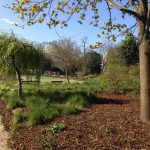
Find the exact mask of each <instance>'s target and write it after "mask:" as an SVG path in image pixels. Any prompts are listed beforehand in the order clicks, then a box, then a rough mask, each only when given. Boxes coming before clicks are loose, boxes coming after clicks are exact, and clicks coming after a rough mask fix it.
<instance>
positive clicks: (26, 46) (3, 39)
mask: <svg viewBox="0 0 150 150" xmlns="http://www.w3.org/2000/svg"><path fill="white" fill-rule="evenodd" d="M42 62H43V54H42V51H41V50H40V49H39V47H38V46H35V45H33V43H29V42H27V41H26V40H24V39H18V38H17V37H16V36H15V35H14V34H11V35H9V34H5V33H4V34H1V35H0V65H1V68H0V70H1V71H5V72H11V74H14V73H16V78H17V81H18V96H19V97H20V98H22V97H23V94H22V78H21V75H22V74H27V73H28V71H29V70H30V71H31V70H32V71H34V72H36V75H38V74H39V72H40V70H41V67H42Z"/></svg>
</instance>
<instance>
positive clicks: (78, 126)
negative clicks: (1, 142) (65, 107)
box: [0, 93, 150, 150]
mask: <svg viewBox="0 0 150 150" xmlns="http://www.w3.org/2000/svg"><path fill="white" fill-rule="evenodd" d="M97 96H98V98H99V100H98V101H97V103H95V104H91V105H89V106H88V107H87V108H85V109H84V110H83V111H82V112H80V113H78V114H76V115H70V116H62V117H57V118H55V119H54V120H53V121H51V122H49V123H48V124H47V125H39V126H29V125H27V124H26V125H25V124H24V128H22V129H20V130H19V131H18V132H16V133H15V134H14V135H13V136H12V138H11V139H10V140H9V141H8V143H9V145H10V146H11V148H12V150H38V149H41V150H50V149H53V150H55V149H56V150H125V149H126V150H142V149H143V150H150V124H148V123H142V122H141V121H140V119H139V99H138V98H135V97H131V96H128V95H116V94H109V93H99V94H97ZM0 114H1V115H2V117H3V123H4V125H5V128H6V129H7V130H9V129H10V124H11V118H12V114H11V111H10V110H5V109H4V102H3V101H0ZM54 122H61V123H64V124H65V126H66V128H65V129H64V130H63V131H61V132H60V133H58V134H55V135H53V136H52V135H49V134H48V133H47V129H48V128H49V127H50V126H51V125H52V124H54Z"/></svg>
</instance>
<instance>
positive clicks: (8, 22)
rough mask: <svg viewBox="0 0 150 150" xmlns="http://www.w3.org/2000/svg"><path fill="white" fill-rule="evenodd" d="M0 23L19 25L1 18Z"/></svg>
mask: <svg viewBox="0 0 150 150" xmlns="http://www.w3.org/2000/svg"><path fill="white" fill-rule="evenodd" d="M0 21H3V22H5V23H7V24H10V25H17V23H16V22H14V21H10V20H9V19H4V18H1V19H0Z"/></svg>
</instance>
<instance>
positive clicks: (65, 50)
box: [51, 38, 80, 83]
mask: <svg viewBox="0 0 150 150" xmlns="http://www.w3.org/2000/svg"><path fill="white" fill-rule="evenodd" d="M79 52H80V51H79V48H78V47H77V45H76V43H75V42H73V41H72V40H71V39H67V38H64V39H60V40H58V41H54V42H53V43H52V50H51V55H52V59H53V61H54V63H55V64H56V66H57V67H58V68H60V69H63V70H64V71H65V75H66V79H67V82H68V83H69V77H68V74H69V71H73V70H74V69H76V67H77V66H76V64H77V59H78V56H79Z"/></svg>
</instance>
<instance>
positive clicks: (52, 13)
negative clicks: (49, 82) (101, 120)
mask: <svg viewBox="0 0 150 150" xmlns="http://www.w3.org/2000/svg"><path fill="white" fill-rule="evenodd" d="M53 2H54V0H40V1H37V2H36V1H31V0H14V2H13V3H12V6H8V7H9V8H11V9H12V10H13V11H14V12H15V13H18V14H20V16H19V17H20V18H21V19H24V20H26V19H27V25H33V24H35V23H41V22H43V21H44V19H45V18H46V17H47V16H48V17H50V19H49V22H48V25H49V26H50V27H51V26H57V25H58V24H61V26H67V22H68V21H69V20H70V18H71V17H72V16H73V14H75V13H80V20H79V21H78V22H79V23H80V24H82V23H83V21H84V20H85V17H86V13H85V12H87V10H89V9H90V8H91V11H92V12H93V16H92V19H93V20H92V21H90V24H92V25H93V26H95V27H99V21H100V19H99V18H100V16H99V10H100V9H99V8H100V3H101V2H103V4H104V3H106V6H107V10H108V12H109V17H110V19H109V20H108V22H105V23H104V25H105V26H104V27H100V28H101V29H103V30H105V31H108V32H107V33H106V32H104V31H103V32H102V33H103V34H106V38H107V39H110V38H111V39H112V40H116V36H115V35H114V34H113V33H112V32H110V31H111V30H115V29H117V30H118V31H123V33H127V32H128V31H129V30H130V29H132V28H134V27H135V26H137V27H138V42H139V62H140V99H141V107H140V118H141V120H142V121H145V122H146V121H150V91H149V89H150V48H149V47H150V35H149V34H150V7H149V1H148V0H103V1H102V0H97V1H94V0H93V1H90V0H85V1H81V0H76V1H73V0H71V1H67V0H63V1H59V0H57V1H55V3H53ZM52 4H53V7H51V6H52ZM55 4H56V5H55ZM54 5H55V6H54ZM51 8H52V9H51ZM103 9H104V7H103ZM112 9H116V10H118V11H120V12H121V13H122V17H124V16H125V15H126V14H127V15H130V16H133V17H134V18H135V20H136V24H135V25H133V26H132V27H131V28H127V26H126V25H125V24H120V23H117V24H113V23H114V22H113V19H112ZM60 13H63V14H67V15H66V17H67V19H65V20H64V19H62V18H61V16H62V15H59V14H60ZM63 18H65V17H64V15H63ZM123 28H126V30H124V29H123ZM97 36H98V37H99V36H100V35H99V34H98V35H97Z"/></svg>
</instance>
